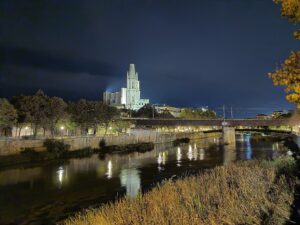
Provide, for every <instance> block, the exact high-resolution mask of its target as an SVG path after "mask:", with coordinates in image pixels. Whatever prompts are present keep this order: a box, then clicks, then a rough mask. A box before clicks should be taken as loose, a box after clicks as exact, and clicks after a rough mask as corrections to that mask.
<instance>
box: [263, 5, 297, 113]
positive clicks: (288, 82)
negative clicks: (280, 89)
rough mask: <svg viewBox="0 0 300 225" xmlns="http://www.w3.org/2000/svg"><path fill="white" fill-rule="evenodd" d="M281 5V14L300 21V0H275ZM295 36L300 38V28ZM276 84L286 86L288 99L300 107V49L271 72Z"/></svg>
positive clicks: (294, 20)
mask: <svg viewBox="0 0 300 225" xmlns="http://www.w3.org/2000/svg"><path fill="white" fill-rule="evenodd" d="M274 2H275V3H277V4H280V5H281V15H282V16H284V17H287V18H288V19H289V21H290V22H292V23H294V24H297V23H300V1H299V0H274ZM294 36H295V37H296V38H297V39H299V40H300V30H298V31H295V32H294ZM269 77H270V78H272V80H273V84H274V85H275V86H277V85H282V86H286V88H285V92H287V96H286V99H287V100H288V101H289V102H291V103H295V104H297V105H298V108H300V51H297V52H291V54H290V56H289V58H288V59H286V60H285V61H284V62H283V63H282V64H281V68H279V69H277V70H276V71H275V72H273V73H269Z"/></svg>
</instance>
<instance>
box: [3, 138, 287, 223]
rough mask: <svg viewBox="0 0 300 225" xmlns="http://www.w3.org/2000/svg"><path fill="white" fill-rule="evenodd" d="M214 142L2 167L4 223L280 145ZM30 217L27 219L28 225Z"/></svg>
mask: <svg viewBox="0 0 300 225" xmlns="http://www.w3.org/2000/svg"><path fill="white" fill-rule="evenodd" d="M213 143H219V139H217V138H211V139H201V140H199V141H197V142H195V143H191V144H184V145H181V146H178V147H173V146H172V143H171V144H169V145H166V144H160V145H155V149H154V150H153V151H149V152H145V153H137V152H136V153H131V154H126V155H117V154H115V155H114V154H113V155H106V157H105V158H101V159H100V158H99V157H98V155H93V156H92V157H90V158H83V159H70V160H67V161H65V162H64V163H63V164H57V163H53V164H51V163H50V164H47V165H43V166H37V167H33V168H28V169H24V168H21V167H20V168H17V169H7V170H3V171H0V215H1V217H0V224H18V221H21V220H23V219H24V218H26V216H27V215H28V212H30V210H32V209H38V210H39V211H38V212H37V211H35V213H34V214H32V215H33V217H34V219H35V220H36V221H39V222H40V224H42V222H43V221H42V220H43V217H44V216H45V215H47V217H49V218H52V219H53V220H55V218H58V217H59V216H61V215H62V214H64V213H65V214H68V213H70V211H71V212H72V210H73V209H74V208H76V209H78V210H79V207H82V206H84V207H88V206H89V203H90V205H92V204H95V202H96V203H102V202H106V201H109V200H114V199H116V196H117V193H121V194H123V193H124V189H125V190H126V195H127V196H128V197H131V198H132V197H134V196H136V195H137V194H138V193H139V191H141V190H142V189H143V188H145V187H146V188H147V187H150V186H152V185H153V184H154V183H156V182H159V181H161V180H163V179H165V178H170V177H172V176H173V175H179V176H180V175H182V174H186V172H188V171H189V170H193V171H199V170H202V169H207V168H212V167H214V166H216V165H221V164H224V165H226V164H229V163H232V162H234V161H236V160H245V159H252V158H264V159H265V158H274V157H276V156H277V155H279V154H281V153H280V152H281V150H282V145H280V144H278V143H268V142H264V143H256V142H255V143H254V142H251V141H250V138H249V135H248V136H247V135H246V136H242V137H241V138H240V139H237V144H236V146H235V145H230V146H225V147H224V148H208V147H209V146H210V145H211V144H213ZM49 177H50V178H51V177H52V178H53V179H49ZM15 196H18V198H19V201H18V206H17V207H16V205H15V203H14V202H13V201H11V199H15ZM57 202H60V203H61V204H60V205H59V207H60V209H57V208H56V207H57V204H56V203H57ZM51 207H52V208H51ZM2 215H4V216H2ZM3 218H4V219H5V221H4V219H3ZM28 221H29V222H28ZM28 221H25V222H24V224H30V220H29V219H28ZM37 224H38V222H37ZM53 224H55V221H54V222H53Z"/></svg>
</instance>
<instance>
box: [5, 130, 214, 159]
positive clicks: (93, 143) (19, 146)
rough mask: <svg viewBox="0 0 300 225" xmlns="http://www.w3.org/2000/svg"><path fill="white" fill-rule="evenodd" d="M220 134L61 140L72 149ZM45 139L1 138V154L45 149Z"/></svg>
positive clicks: (150, 133) (144, 133) (140, 133)
mask: <svg viewBox="0 0 300 225" xmlns="http://www.w3.org/2000/svg"><path fill="white" fill-rule="evenodd" d="M216 135H219V134H215V133H210V134H204V133H202V132H197V133H159V132H153V131H151V130H150V131H147V130H138V131H135V132H132V133H131V134H122V135H118V136H113V135H110V136H105V137H101V136H96V137H95V136H82V137H66V138H62V139H61V140H62V141H63V142H64V143H66V144H69V145H70V146H71V149H70V150H71V151H73V150H78V149H82V148H86V147H91V148H98V146H99V142H100V140H101V139H102V138H104V139H105V141H106V144H107V145H126V144H135V143H142V142H153V143H165V142H172V141H174V140H175V139H178V138H185V137H188V138H190V139H197V138H205V137H214V136H216ZM44 140H45V139H39V140H22V139H6V140H0V155H13V154H18V153H20V152H21V151H22V150H24V149H25V148H33V149H34V150H36V151H45V150H46V149H45V147H44V146H43V143H44Z"/></svg>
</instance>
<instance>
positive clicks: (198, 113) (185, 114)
mask: <svg viewBox="0 0 300 225" xmlns="http://www.w3.org/2000/svg"><path fill="white" fill-rule="evenodd" d="M180 117H181V118H185V119H215V118H217V115H216V113H215V112H214V111H212V110H199V109H184V110H182V112H181V114H180Z"/></svg>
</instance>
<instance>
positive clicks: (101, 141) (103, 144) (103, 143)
mask: <svg viewBox="0 0 300 225" xmlns="http://www.w3.org/2000/svg"><path fill="white" fill-rule="evenodd" d="M105 146H106V141H105V139H104V138H102V139H101V140H100V142H99V148H104V147H105Z"/></svg>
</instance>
